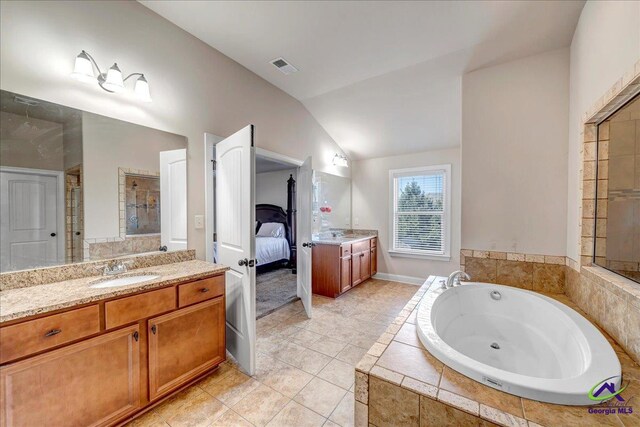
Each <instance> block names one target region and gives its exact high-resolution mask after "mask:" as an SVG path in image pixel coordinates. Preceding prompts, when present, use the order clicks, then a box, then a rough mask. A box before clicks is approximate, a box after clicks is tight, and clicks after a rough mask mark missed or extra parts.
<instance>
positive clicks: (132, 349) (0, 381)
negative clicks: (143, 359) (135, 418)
mask: <svg viewBox="0 0 640 427" xmlns="http://www.w3.org/2000/svg"><path fill="white" fill-rule="evenodd" d="M138 339H139V334H138V325H134V326H130V327H128V328H124V329H120V330H118V331H114V332H110V333H108V334H105V335H101V336H99V337H96V338H92V339H89V340H86V341H83V342H80V343H78V344H73V345H70V346H68V347H63V348H61V349H58V350H53V351H50V352H48V353H45V354H42V355H40V356H35V357H32V358H30V359H25V360H23V361H20V362H18V363H14V364H11V365H7V366H4V367H2V368H0V389H1V391H0V397H1V399H0V401H1V402H2V411H0V412H1V413H2V419H1V423H0V424H1V425H2V426H3V427H4V426H6V427H9V426H101V425H108V424H113V423H114V422H115V421H116V420H118V419H120V418H122V417H124V416H126V415H128V414H129V413H131V412H133V411H135V410H137V409H138V408H139V406H140V348H139V342H138Z"/></svg>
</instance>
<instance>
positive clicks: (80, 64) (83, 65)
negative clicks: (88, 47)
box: [71, 50, 96, 83]
mask: <svg viewBox="0 0 640 427" xmlns="http://www.w3.org/2000/svg"><path fill="white" fill-rule="evenodd" d="M71 76H72V77H73V78H75V79H77V80H80V81H81V82H85V83H92V82H95V81H96V76H95V75H94V74H93V64H91V60H90V59H89V56H87V53H86V52H85V51H84V50H83V51H82V52H80V54H79V55H78V56H76V64H75V66H74V67H73V73H71Z"/></svg>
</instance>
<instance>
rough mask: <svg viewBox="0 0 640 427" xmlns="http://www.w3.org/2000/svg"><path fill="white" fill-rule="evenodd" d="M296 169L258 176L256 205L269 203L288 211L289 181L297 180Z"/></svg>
mask: <svg viewBox="0 0 640 427" xmlns="http://www.w3.org/2000/svg"><path fill="white" fill-rule="evenodd" d="M297 174H298V171H297V170H296V169H287V170H281V171H274V172H264V173H259V174H257V175H256V204H259V203H269V204H272V205H276V206H280V207H281V208H282V209H283V210H284V211H285V212H286V210H287V180H288V179H289V176H290V175H293V179H297V178H296V177H297Z"/></svg>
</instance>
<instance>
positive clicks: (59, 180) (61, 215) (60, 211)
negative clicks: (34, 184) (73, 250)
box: [0, 166, 84, 264]
mask: <svg viewBox="0 0 640 427" xmlns="http://www.w3.org/2000/svg"><path fill="white" fill-rule="evenodd" d="M0 172H7V173H21V174H25V175H40V176H54V177H56V186H57V187H58V188H57V191H56V205H57V206H56V207H57V212H56V216H57V218H56V229H57V230H56V234H57V235H58V237H62V238H61V239H58V245H57V246H58V262H59V263H61V264H64V263H65V262H66V256H67V254H66V253H65V246H64V243H65V240H66V238H67V233H66V231H67V230H66V229H65V221H64V220H65V216H66V215H65V211H64V208H65V206H66V203H65V202H66V201H65V200H64V171H53V170H48V169H31V168H19V167H14V166H0ZM82 189H83V191H84V186H83V187H82ZM83 200H84V196H83Z"/></svg>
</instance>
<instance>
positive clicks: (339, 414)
mask: <svg viewBox="0 0 640 427" xmlns="http://www.w3.org/2000/svg"><path fill="white" fill-rule="evenodd" d="M354 408H355V399H354V397H353V393H347V394H346V395H345V396H344V397H343V398H342V400H341V401H340V403H339V404H338V406H337V407H336V409H335V410H334V411H333V413H332V414H331V415H330V416H329V419H330V420H331V421H333V422H334V423H336V424H339V425H341V426H342V427H352V426H353V425H354Z"/></svg>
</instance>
